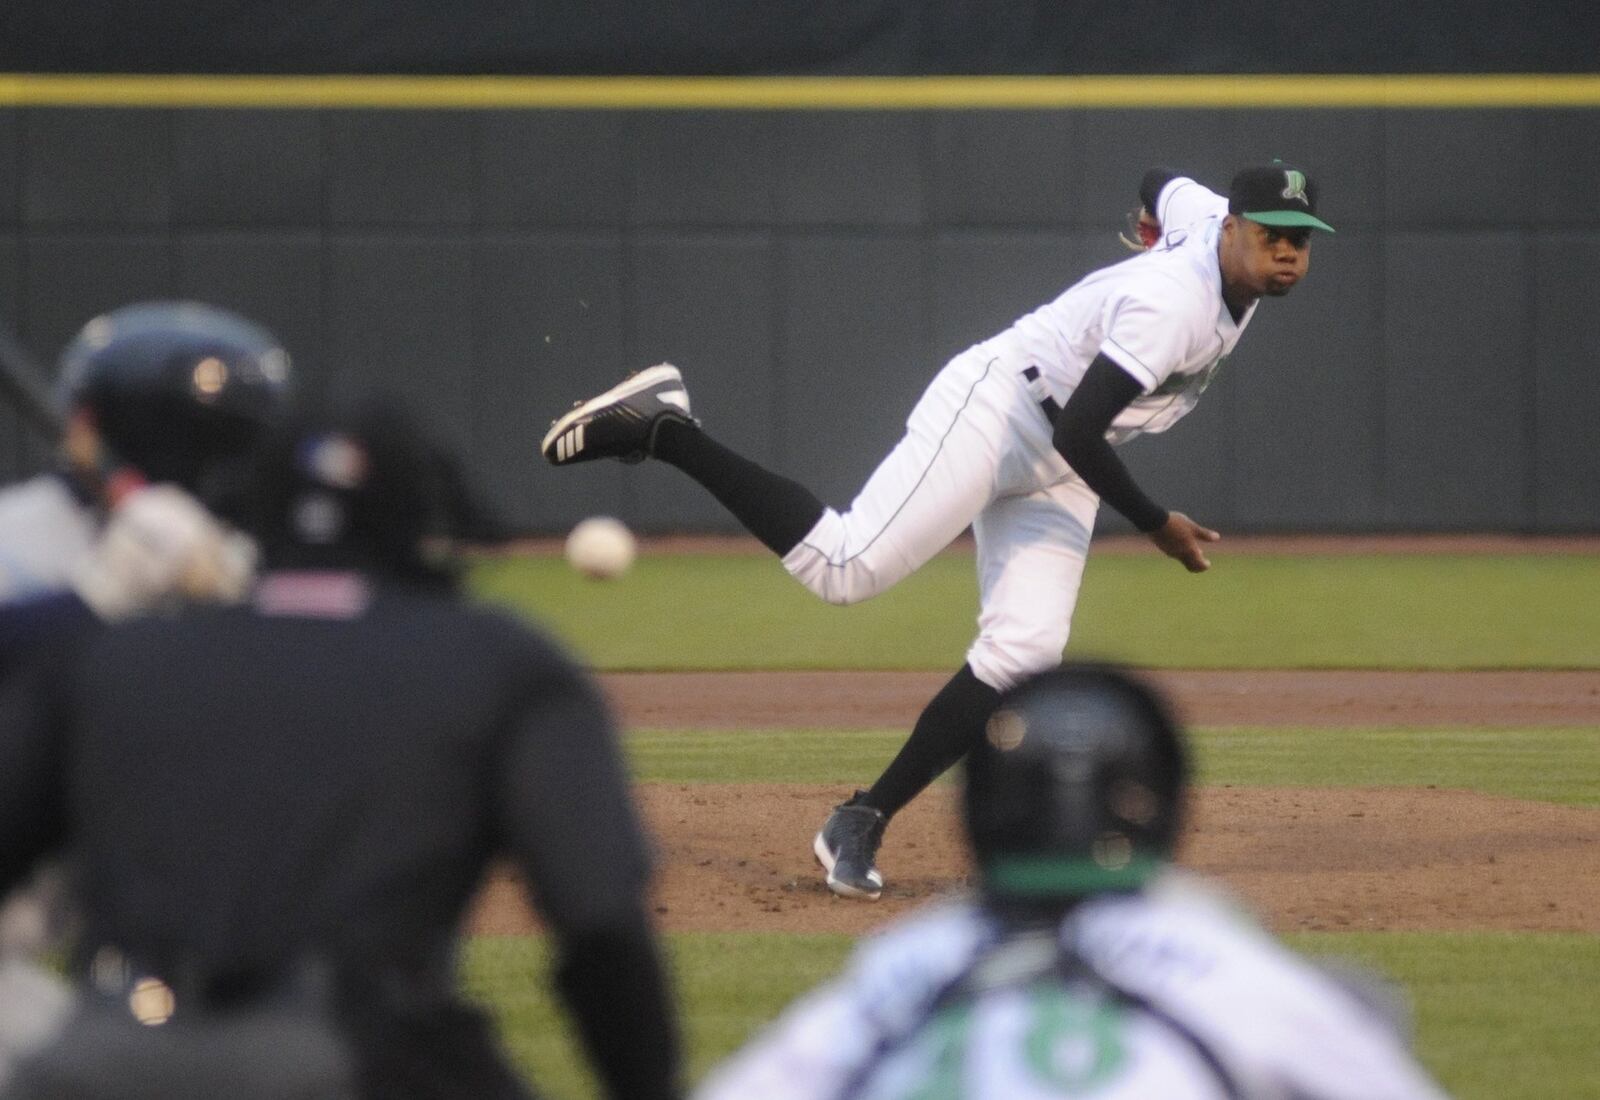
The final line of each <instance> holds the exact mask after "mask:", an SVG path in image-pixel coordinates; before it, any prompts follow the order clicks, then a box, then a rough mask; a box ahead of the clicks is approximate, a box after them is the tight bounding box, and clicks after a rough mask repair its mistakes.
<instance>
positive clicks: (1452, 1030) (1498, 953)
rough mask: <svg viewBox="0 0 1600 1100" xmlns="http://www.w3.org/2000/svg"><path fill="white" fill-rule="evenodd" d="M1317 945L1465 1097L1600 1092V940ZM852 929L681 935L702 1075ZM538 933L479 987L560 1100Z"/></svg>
mask: <svg viewBox="0 0 1600 1100" xmlns="http://www.w3.org/2000/svg"><path fill="white" fill-rule="evenodd" d="M1286 939H1287V941H1288V942H1289V944H1290V945H1291V946H1293V947H1295V948H1296V949H1297V950H1301V951H1304V952H1306V953H1308V954H1311V955H1317V956H1332V957H1337V958H1343V959H1349V960H1354V961H1357V962H1360V963H1362V964H1363V965H1366V966H1368V967H1371V968H1374V969H1376V970H1377V971H1379V972H1380V973H1382V974H1384V975H1386V976H1387V977H1389V978H1390V979H1391V980H1393V981H1395V982H1397V983H1398V984H1400V985H1401V986H1402V987H1403V988H1404V989H1406V990H1407V991H1408V993H1409V996H1410V998H1411V1000H1412V1003H1413V1011H1414V1014H1415V1019H1416V1027H1417V1050H1418V1054H1419V1056H1420V1057H1421V1059H1422V1061H1423V1063H1424V1064H1425V1065H1427V1066H1428V1067H1429V1069H1430V1070H1431V1071H1432V1072H1433V1073H1434V1074H1435V1075H1436V1076H1437V1077H1438V1078H1439V1079H1440V1081H1441V1082H1442V1083H1443V1084H1444V1086H1445V1087H1446V1088H1447V1089H1448V1090H1449V1091H1450V1092H1451V1094H1452V1095H1453V1096H1455V1097H1457V1098H1458V1100H1536V1098H1537V1100H1545V1098H1548V1097H1557V1096H1559V1097H1562V1098H1563V1100H1595V1098H1600V1078H1597V1076H1596V1074H1595V1073H1594V1066H1595V1061H1594V1052H1595V1027H1594V1019H1595V1017H1594V988H1593V983H1594V979H1595V975H1596V973H1597V971H1600V937H1594V936H1584V935H1566V934H1548V933H1546V934H1538V935H1532V934H1509V933H1505V934H1502V933H1459V932H1452V933H1420V932H1390V933H1301V934H1297V935H1293V936H1289V937H1286ZM850 943H851V941H850V940H849V938H848V937H844V936H836V935H774V934H770V933H749V932H744V933H681V934H676V935H673V936H671V937H669V947H670V952H671V958H672V961H673V966H674V970H675V972H676V975H677V992H678V995H679V999H680V1003H681V1006H682V1013H683V1020H684V1027H685V1031H686V1036H685V1038H686V1042H687V1046H688V1054H689V1069H690V1075H691V1078H694V1079H698V1078H699V1077H700V1076H701V1075H702V1074H703V1073H704V1072H705V1071H706V1069H707V1068H709V1067H710V1066H711V1065H713V1064H714V1063H715V1062H717V1061H718V1060H720V1059H721V1058H722V1057H724V1056H725V1055H726V1054H728V1053H729V1052H731V1051H732V1050H734V1049H735V1048H737V1047H738V1046H739V1044H740V1043H741V1042H742V1041H743V1040H744V1038H745V1037H746V1036H747V1035H749V1034H750V1033H751V1032H752V1031H754V1030H755V1029H756V1028H757V1027H759V1026H760V1025H761V1024H762V1023H764V1022H766V1021H767V1020H770V1019H771V1018H772V1017H773V1016H774V1015H776V1014H777V1012H778V1010H779V1009H780V1008H781V1007H782V1006H783V1005H784V1004H786V1003H788V1002H789V1001H790V1000H791V999H792V998H793V997H794V996H795V995H797V994H799V993H800V992H802V991H804V990H806V989H809V988H810V987H812V986H813V985H815V984H817V983H818V982H820V981H822V980H824V979H825V978H827V977H828V976H830V975H832V974H834V973H836V972H837V971H838V969H839V967H840V965H841V963H842V962H843V961H844V958H845V956H846V954H847V953H848V951H849V949H850ZM547 974H548V948H547V945H546V944H545V943H544V942H543V941H542V940H539V939H536V938H532V937H523V938H488V937H482V938H479V939H476V940H474V941H473V942H472V943H471V944H470V945H469V950H468V953H467V958H466V975H467V985H468V988H469V989H470V990H471V991H472V993H473V994H474V995H475V996H476V997H478V998H479V999H480V1000H482V1001H483V1002H485V1003H486V1004H488V1005H489V1006H490V1007H491V1008H492V1010H493V1011H494V1013H495V1014H496V1016H497V1018H498V1019H499V1021H500V1023H501V1026H502V1029H503V1036H504V1038H505V1041H506V1043H507V1045H508V1047H509V1048H510V1050H511V1052H512V1054H513V1056H514V1057H515V1059H516V1061H517V1062H518V1064H519V1065H520V1066H522V1068H523V1069H524V1071H525V1072H528V1073H529V1074H530V1075H532V1076H533V1078H534V1080H535V1081H537V1082H538V1083H539V1084H540V1085H541V1086H542V1087H544V1088H545V1089H546V1090H547V1092H548V1093H549V1095H550V1097H551V1098H552V1100H585V1098H588V1097H592V1096H594V1095H595V1093H594V1091H593V1086H592V1082H591V1080H590V1078H589V1077H588V1075H587V1073H586V1071H585V1070H584V1069H583V1068H582V1065H581V1062H580V1060H579V1058H578V1057H577V1055H576V1054H575V1053H574V1049H573V1046H572V1041H571V1038H570V1035H569V1034H568V1032H567V1030H566V1025H565V1022H564V1019H563V1017H562V1016H561V1015H560V1013H559V1012H558V1011H557V1009H556V1008H555V1005H554V1002H553V1000H552V998H551V997H550V995H549V992H548V979H547Z"/></svg>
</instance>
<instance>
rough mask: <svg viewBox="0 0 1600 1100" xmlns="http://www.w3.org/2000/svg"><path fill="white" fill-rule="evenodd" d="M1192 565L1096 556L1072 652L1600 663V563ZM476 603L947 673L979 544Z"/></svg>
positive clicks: (611, 656)
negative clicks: (830, 576)
mask: <svg viewBox="0 0 1600 1100" xmlns="http://www.w3.org/2000/svg"><path fill="white" fill-rule="evenodd" d="M1225 546H1226V544H1225V543H1224V544H1223V547H1224V548H1219V549H1218V550H1217V551H1216V552H1215V553H1214V555H1213V558H1212V560H1213V568H1212V569H1211V570H1210V572H1208V573H1205V574H1202V575H1199V576H1191V575H1189V574H1186V573H1184V572H1183V571H1182V569H1181V568H1180V567H1179V566H1177V565H1176V564H1175V563H1173V562H1171V561H1168V560H1167V559H1165V558H1163V557H1161V556H1160V555H1158V554H1156V553H1155V552H1154V551H1152V552H1151V553H1149V554H1132V555H1115V554H1107V555H1102V556H1095V555H1094V554H1091V555H1090V560H1089V566H1088V570H1087V572H1086V574H1085V578H1084V586H1083V593H1082V596H1081V599H1080V604H1079V608H1078V612H1077V615H1076V616H1075V620H1074V624H1073V630H1074V635H1073V641H1072V643H1071V649H1072V651H1073V652H1074V653H1076V654H1079V655H1083V656H1091V655H1092V656H1097V657H1103V658H1111V659H1116V660H1121V661H1127V662H1131V663H1134V664H1138V665H1143V666H1145V667H1170V668H1178V667H1183V668H1267V667H1270V668H1379V667H1387V668H1545V667H1555V668H1600V558H1595V557H1591V556H1585V555H1576V554H1571V555H1562V554H1528V555H1464V554H1432V555H1405V554H1396V555H1326V556H1316V555H1292V556H1291V555H1286V556H1277V555H1253V554H1252V555H1240V556H1238V557H1229V556H1228V555H1227V553H1226V550H1225ZM473 586H474V589H475V590H476V591H477V592H478V593H479V594H480V595H481V596H483V597H484V598H485V599H488V600H491V601H494V602H497V603H502V604H505V605H508V606H511V607H513V608H515V609H517V610H519V611H522V612H524V613H526V614H529V615H532V616H534V617H536V618H538V619H539V620H540V621H541V622H543V623H545V624H546V625H547V626H548V627H549V628H550V629H551V630H553V631H554V632H555V633H556V634H557V635H558V636H560V637H562V638H563V639H565V640H566V642H567V643H568V644H569V645H570V646H572V647H573V648H574V649H575V650H576V651H577V652H578V653H579V654H581V655H582V656H583V657H584V658H585V659H586V660H588V661H589V662H591V663H592V664H594V665H595V666H596V667H598V668H602V669H723V668H726V669H740V668H953V667H955V666H956V665H958V664H960V662H961V659H962V655H963V654H964V653H965V652H966V648H967V645H968V643H969V642H970V641H971V637H972V634H973V631H974V618H975V616H976V614H977V591H976V583H975V581H974V579H973V564H972V560H971V557H970V556H969V555H965V554H961V553H948V554H945V555H941V556H940V557H937V558H935V559H934V560H933V561H932V562H930V563H929V564H928V565H927V566H925V567H924V568H923V569H922V570H921V571H919V572H918V573H916V574H914V575H912V576H911V577H909V578H908V579H907V580H905V581H903V582H902V583H901V584H899V585H897V586H896V587H895V588H893V589H891V590H890V591H889V592H887V593H885V594H884V595H882V596H879V597H878V598H876V599H874V600H869V601H867V602H866V603H863V604H858V605H856V606H853V607H845V608H840V607H831V606H829V605H827V604H824V603H823V602H822V601H820V600H818V599H816V598H815V597H814V596H812V595H811V594H810V593H808V592H806V591H805V590H804V589H803V588H801V587H800V585H798V584H796V583H795V582H794V581H793V580H792V579H790V578H789V576H788V575H787V574H785V573H784V572H783V569H782V568H781V567H780V566H779V565H778V563H777V562H776V561H774V560H773V559H772V558H770V557H767V556H763V555H662V556H646V557H643V558H641V559H640V561H639V564H638V565H637V566H636V567H635V568H634V570H633V571H632V572H631V573H629V574H628V575H627V576H626V577H624V578H623V579H621V580H619V581H613V582H609V583H599V582H594V581H585V580H582V579H580V578H579V577H578V576H577V575H576V574H574V573H573V572H572V571H571V570H570V569H568V568H567V566H566V564H565V563H564V562H563V561H561V560H560V559H559V558H551V557H532V558H504V559H498V560H491V561H485V562H483V563H481V564H480V565H479V566H477V567H476V569H475V572H474V574H473Z"/></svg>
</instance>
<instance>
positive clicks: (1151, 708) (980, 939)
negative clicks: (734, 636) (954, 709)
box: [696, 663, 1444, 1100]
mask: <svg viewBox="0 0 1600 1100" xmlns="http://www.w3.org/2000/svg"><path fill="white" fill-rule="evenodd" d="M1187 789H1188V767H1187V763H1186V759H1185V748H1184V745H1183V742H1182V740H1181V738H1180V733H1179V730H1178V729H1177V727H1176V725H1175V724H1174V722H1173V719H1172V718H1171V716H1170V715H1169V713H1168V711H1167V709H1166V706H1165V704H1164V703H1163V701H1162V700H1161V699H1160V698H1159V697H1157V696H1156V695H1154V694H1153V693H1152V692H1151V690H1150V689H1149V688H1148V687H1146V686H1145V685H1143V684H1142V683H1141V682H1140V681H1139V680H1137V679H1134V678H1132V677H1130V676H1129V675H1128V674H1126V673H1124V672H1122V671H1120V670H1117V669H1114V668H1109V667H1104V666H1094V665H1075V664H1072V663H1068V664H1067V665H1065V666H1063V667H1061V668H1059V669H1056V670H1053V671H1049V672H1045V673H1043V674H1041V675H1040V676H1038V677H1037V678H1035V679H1033V680H1031V681H1028V682H1025V683H1024V684H1023V685H1022V686H1020V687H1018V688H1016V689H1013V690H1011V691H1009V692H1007V693H1006V695H1004V696H1003V697H1002V699H1001V702H1000V706H999V709H998V710H997V711H996V712H995V714H994V716H993V717H992V718H991V719H990V720H989V723H988V733H987V737H986V739H985V741H984V743H982V744H981V745H979V746H978V747H977V748H975V749H974V750H973V751H972V753H970V754H969V755H968V757H967V767H966V787H965V794H964V818H965V824H966V830H967V835H968V838H969V841H970V843H971V848H972V852H973V856H974V858H975V861H976V863H977V878H978V882H979V893H978V896H977V897H975V898H973V899H972V900H970V901H966V902H958V903H954V904H947V905H944V906H941V907H937V908H933V909H930V910H927V911H925V912H924V913H922V914H918V915H915V916H912V917H910V918H907V919H905V920H902V921H901V922H899V923H898V924H896V925H894V926H892V927H890V928H889V929H887V930H885V931H883V932H880V933H878V934H876V935H874V936H872V937H871V938H870V939H868V940H866V941H865V942H864V943H863V944H862V945H861V946H859V947H858V948H857V950H856V953H855V956H854V958H853V959H852V961H851V963H850V965H849V968H848V970H847V971H846V972H845V974H844V975H843V976H842V977H840V978H838V979H837V980H835V981H832V982H830V983H829V984H827V985H825V986H822V987H821V988H819V989H817V990H815V991H813V992H812V993H810V994H809V995H807V996H805V997H804V998H802V999H801V1000H799V1001H797V1002H796V1003H795V1004H794V1005H793V1006H792V1007H791V1008H790V1009H789V1010H788V1011H787V1012H786V1013H785V1014H784V1015H783V1016H781V1017H780V1018H779V1019H778V1021H777V1022H776V1023H775V1024H774V1025H772V1026H771V1027H770V1028H769V1029H768V1030H767V1031H766V1032H765V1033H763V1034H761V1035H759V1036H758V1037H757V1038H756V1039H755V1040H754V1041H753V1042H752V1043H751V1044H750V1045H749V1046H748V1047H747V1048H746V1049H745V1050H743V1051H742V1052H740V1053H738V1054H736V1055H735V1056H734V1057H733V1058H732V1059H730V1060H729V1061H728V1062H727V1063H726V1064H724V1065H723V1066H721V1067H720V1068H718V1069H717V1070H714V1071H713V1072H712V1074H711V1075H710V1076H709V1077H708V1078H707V1079H706V1081H705V1082H704V1083H703V1085H702V1087H701V1089H700V1090H699V1091H698V1092H697V1094H696V1095H697V1100H749V1098H751V1097H761V1098H762V1100H838V1098H842V1097H850V1098H852V1100H926V1098H929V1097H935V1096H937V1097H940V1098H942V1100H1066V1098H1068V1097H1073V1098H1082V1100H1090V1098H1093V1100H1149V1098H1152V1097H1160V1098H1162V1100H1225V1098H1237V1100H1440V1098H1442V1097H1443V1095H1444V1094H1443V1093H1442V1092H1441V1091H1440V1090H1439V1089H1438V1087H1437V1086H1435V1085H1434V1084H1433V1083H1432V1082H1431V1081H1430V1080H1429V1078H1428V1076H1427V1074H1426V1073H1425V1072H1424V1071H1423V1070H1422V1069H1421V1068H1420V1067H1419V1066H1418V1065H1417V1064H1416V1062H1415V1060H1414V1059H1413V1057H1412V1055H1411V1053H1410V1052H1409V1050H1408V1046H1407V1042H1406V1038H1405V1035H1404V1030H1405V1029H1404V1026H1403V1023H1402V1019H1403V1013H1401V1012H1399V1011H1397V1008H1396V1005H1397V1003H1398V1002H1397V999H1395V998H1393V997H1392V996H1389V995H1388V993H1387V991H1386V990H1384V989H1383V987H1382V986H1381V984H1379V983H1377V982H1370V983H1368V984H1358V983H1355V982H1352V981H1351V980H1350V979H1349V978H1347V977H1335V976H1334V974H1333V973H1332V972H1329V971H1324V970H1323V969H1321V968H1319V967H1318V966H1316V965H1314V964H1312V963H1310V962H1308V961H1307V960H1305V959H1302V958H1300V957H1299V956H1297V955H1295V954H1292V953H1291V952H1289V951H1287V950H1286V949H1285V948H1283V947H1282V946H1281V945H1279V944H1278V943H1277V942H1276V941H1274V940H1273V939H1272V938H1271V937H1270V936H1268V935H1267V934H1266V933H1264V932H1263V931H1261V930H1260V929H1258V928H1257V927H1256V926H1255V925H1253V924H1252V923H1250V921H1249V920H1248V919H1247V918H1246V917H1245V916H1244V915H1242V914H1241V913H1240V912H1239V911H1238V910H1237V909H1235V908H1234V907H1233V906H1232V905H1231V904H1230V903H1229V902H1228V901H1227V900H1225V899H1224V898H1222V897H1221V896H1220V895H1218V894H1216V893H1213V892H1212V891H1210V890H1209V889H1208V888H1206V887H1205V886H1204V885H1203V884H1202V883H1200V882H1199V881H1197V880H1195V879H1193V878H1191V877H1189V876H1186V875H1184V874H1182V873H1180V872H1178V871H1175V870H1173V869H1172V868H1171V867H1170V866H1169V862H1168V861H1169V860H1170V859H1171V857H1172V854H1173V850H1174V847H1175V845H1176V843H1177V841H1178V838H1179V834H1180V832H1181V828H1182V821H1183V808H1184V800H1185V797H1186V794H1187Z"/></svg>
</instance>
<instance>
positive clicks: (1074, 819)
mask: <svg viewBox="0 0 1600 1100" xmlns="http://www.w3.org/2000/svg"><path fill="white" fill-rule="evenodd" d="M1188 781H1189V765H1188V759H1187V754H1186V752H1185V749H1184V746H1183V742H1182V739H1181V737H1180V733H1179V729H1178V724H1177V722H1176V720H1175V719H1174V717H1173V716H1172V714H1171V712H1170V710H1169V709H1168V707H1167V704H1166V703H1165V701H1164V700H1163V699H1162V698H1161V697H1160V696H1159V695H1158V694H1157V693H1156V692H1155V691H1154V690H1153V689H1152V688H1150V687H1149V686H1147V685H1146V684H1144V683H1143V682H1141V681H1140V680H1138V679H1137V678H1135V677H1134V676H1132V675H1130V674H1129V673H1127V672H1126V671H1124V670H1122V669H1119V668H1116V667H1114V666H1110V665H1102V664H1080V663H1068V664H1066V665H1063V666H1062V667H1061V668H1058V669H1054V670H1052V671H1050V672H1046V673H1042V674H1041V675H1039V676H1037V677H1034V678H1033V679H1031V680H1028V681H1026V682H1025V683H1023V684H1020V685H1018V686H1017V687H1016V688H1014V689H1012V690H1011V691H1009V692H1007V693H1005V694H1004V695H1002V696H1001V699H1000V703H999V706H998V708H997V709H996V711H995V713H994V715H993V717H991V718H990V720H989V724H988V727H987V730H986V736H985V738H984V740H983V742H982V743H981V744H980V745H979V746H978V747H977V748H976V749H974V750H973V751H972V752H971V753H970V754H969V755H968V757H967V768H966V788H965V792H964V799H965V803H964V809H965V819H966V826H967V835H968V838H969V840H970V841H971V844H972V849H973V854H974V856H975V857H976V860H977V863H978V871H979V877H980V879H981V882H982V885H983V889H984V892H985V893H986V894H987V895H989V896H990V897H993V898H998V899H1015V900H1019V901H1042V902H1049V901H1052V900H1060V901H1070V900H1071V899H1073V898H1076V897H1081V896H1084V895H1088V894H1094V893H1100V892H1102V891H1106V890H1124V889H1134V888H1137V887H1138V886H1140V885H1142V884H1143V883H1144V881H1145V880H1146V879H1148V878H1149V876H1150V875H1151V874H1152V873H1153V872H1154V871H1156V870H1158V869H1159V868H1160V867H1161V866H1162V865H1163V864H1164V863H1166V862H1167V861H1168V860H1169V859H1170V858H1171V856H1172V852H1173V849H1174V847H1175V845H1176V843H1177V839H1178V833H1179V829H1180V828H1181V825H1182V819H1183V802H1184V796H1185V792H1186V790H1187V786H1188Z"/></svg>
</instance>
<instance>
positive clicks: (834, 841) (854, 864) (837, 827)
mask: <svg viewBox="0 0 1600 1100" xmlns="http://www.w3.org/2000/svg"><path fill="white" fill-rule="evenodd" d="M866 794H867V792H866V791H857V792H856V793H855V794H854V795H852V796H851V797H850V798H849V800H848V801H845V802H841V803H840V804H839V805H837V806H835V807H834V808H833V813H831V814H829V815H828V820H827V821H824V822H823V823H822V829H821V830H820V831H819V832H818V833H817V838H816V839H815V840H813V841H812V842H811V850H812V852H814V853H815V854H816V857H817V862H818V863H820V864H822V869H823V870H824V871H826V872H828V889H830V890H832V891H833V892H834V893H835V894H838V895H839V896H840V897H845V898H866V899H867V900H868V901H876V900H877V898H878V895H879V894H881V893H883V876H882V875H880V874H879V873H878V869H877V868H876V867H874V866H873V863H874V861H875V860H876V859H877V858H878V845H880V844H882V843H883V830H884V828H885V826H887V825H888V824H889V819H888V818H887V817H885V816H884V813H883V811H882V810H879V809H875V808H874V807H872V806H868V805H866V804H865V803H863V802H862V799H863V798H865V797H866Z"/></svg>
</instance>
